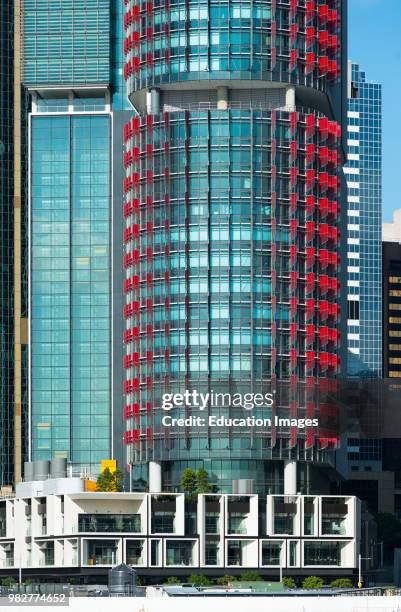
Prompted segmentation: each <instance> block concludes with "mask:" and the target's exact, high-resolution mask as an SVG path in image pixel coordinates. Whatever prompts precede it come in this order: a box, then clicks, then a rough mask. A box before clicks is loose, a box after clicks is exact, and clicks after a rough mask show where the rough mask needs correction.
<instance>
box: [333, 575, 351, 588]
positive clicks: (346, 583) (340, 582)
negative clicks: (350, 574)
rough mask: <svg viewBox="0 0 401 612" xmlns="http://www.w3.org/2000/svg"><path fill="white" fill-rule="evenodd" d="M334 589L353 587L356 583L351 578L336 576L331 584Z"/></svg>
mask: <svg viewBox="0 0 401 612" xmlns="http://www.w3.org/2000/svg"><path fill="white" fill-rule="evenodd" d="M330 586H332V587H333V588H334V589H352V587H353V586H354V583H353V582H352V580H351V578H336V579H335V580H333V581H332V582H331V584H330Z"/></svg>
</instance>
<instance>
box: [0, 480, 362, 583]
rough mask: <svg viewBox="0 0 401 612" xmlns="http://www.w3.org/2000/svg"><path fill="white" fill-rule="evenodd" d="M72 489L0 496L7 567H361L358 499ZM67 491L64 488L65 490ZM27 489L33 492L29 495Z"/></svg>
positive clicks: (215, 570)
mask: <svg viewBox="0 0 401 612" xmlns="http://www.w3.org/2000/svg"><path fill="white" fill-rule="evenodd" d="M75 480H77V481H78V480H79V479H70V481H71V482H70V487H69V492H64V493H62V492H60V488H61V487H58V486H56V485H57V482H56V480H55V481H54V486H53V488H52V487H51V486H50V484H51V480H49V481H47V482H44V483H42V484H43V485H46V491H47V492H46V491H44V490H43V488H44V486H43V487H41V483H40V482H39V483H38V482H36V483H35V487H34V488H33V489H32V488H31V489H29V484H30V483H24V484H22V485H21V489H20V491H18V490H17V495H16V497H15V498H13V499H3V500H0V572H1V573H2V574H3V575H4V574H7V573H11V574H12V573H13V572H14V573H17V572H18V571H19V568H20V567H21V568H22V571H23V575H24V577H35V576H42V577H44V576H49V577H50V576H51V575H53V574H57V575H58V576H59V577H68V576H84V575H93V576H97V579H98V578H99V576H101V575H106V574H107V571H108V570H109V569H110V567H112V566H114V565H116V564H119V563H127V564H128V565H131V566H133V567H134V568H136V569H137V571H138V574H139V575H144V576H148V577H152V576H153V578H154V579H156V577H157V578H158V579H159V580H160V579H162V578H164V577H166V576H168V575H177V576H185V575H189V574H191V573H193V572H199V571H202V573H205V574H209V575H216V576H218V575H221V574H224V573H230V574H233V575H236V574H239V573H242V572H244V571H245V570H249V569H252V570H257V571H258V573H260V574H261V575H263V576H272V577H274V576H277V577H278V575H279V572H280V567H281V568H282V569H283V570H285V572H286V574H287V575H288V574H293V575H305V574H310V573H313V574H321V575H336V576H337V575H346V574H352V573H353V572H354V569H355V568H356V567H357V565H358V555H359V545H360V527H359V526H360V502H359V500H358V499H357V498H355V497H352V496H329V495H326V496H319V495H315V496H305V495H267V496H261V495H256V494H248V495H232V494H202V495H198V496H197V498H196V499H195V498H190V499H188V497H186V496H185V495H184V494H183V493H177V494H171V493H168V494H166V493H158V494H152V493H140V492H133V493H100V492H97V493H91V492H85V491H83V490H82V491H79V490H78V491H77V490H74V489H77V488H79V487H77V486H76V485H74V483H73V482H72V481H75ZM66 490H67V489H66V488H64V491H66ZM24 491H25V493H24Z"/></svg>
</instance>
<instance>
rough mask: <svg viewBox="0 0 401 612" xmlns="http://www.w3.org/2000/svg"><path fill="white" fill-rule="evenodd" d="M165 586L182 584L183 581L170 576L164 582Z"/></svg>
mask: <svg viewBox="0 0 401 612" xmlns="http://www.w3.org/2000/svg"><path fill="white" fill-rule="evenodd" d="M164 584H181V580H180V579H179V578H177V577H176V576H169V577H168V578H167V580H165V581H164Z"/></svg>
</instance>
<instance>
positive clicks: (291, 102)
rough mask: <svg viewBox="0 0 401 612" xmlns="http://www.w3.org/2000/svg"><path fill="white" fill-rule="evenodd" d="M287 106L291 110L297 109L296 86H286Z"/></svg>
mask: <svg viewBox="0 0 401 612" xmlns="http://www.w3.org/2000/svg"><path fill="white" fill-rule="evenodd" d="M285 107H286V109H287V110H289V111H295V87H291V86H290V87H286V89H285Z"/></svg>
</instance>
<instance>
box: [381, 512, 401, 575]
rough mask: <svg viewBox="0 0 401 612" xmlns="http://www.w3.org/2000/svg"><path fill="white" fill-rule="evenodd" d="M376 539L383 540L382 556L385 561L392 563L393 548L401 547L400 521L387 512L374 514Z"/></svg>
mask: <svg viewBox="0 0 401 612" xmlns="http://www.w3.org/2000/svg"><path fill="white" fill-rule="evenodd" d="M376 523H377V539H378V541H379V542H380V541H382V542H383V557H384V560H385V562H386V563H392V562H393V558H394V548H400V547H401V523H400V521H398V520H397V519H396V518H395V516H394V515H393V514H390V513H389V512H379V514H377V515H376Z"/></svg>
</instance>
